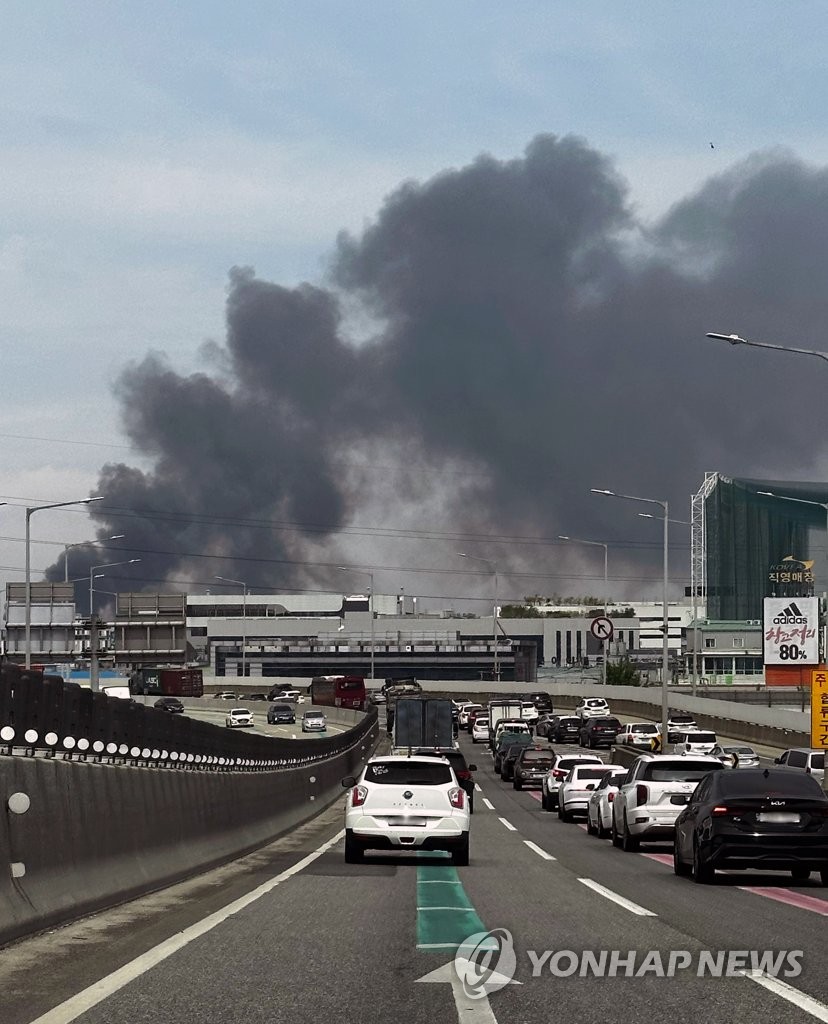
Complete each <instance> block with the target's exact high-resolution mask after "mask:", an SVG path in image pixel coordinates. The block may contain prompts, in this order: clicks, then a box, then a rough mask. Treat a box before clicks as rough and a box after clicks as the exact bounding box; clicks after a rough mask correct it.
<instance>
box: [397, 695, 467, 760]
mask: <svg viewBox="0 0 828 1024" xmlns="http://www.w3.org/2000/svg"><path fill="white" fill-rule="evenodd" d="M391 746H392V749H394V750H396V751H398V752H405V751H406V750H412V749H417V748H422V747H453V746H454V722H453V721H452V716H451V701H450V700H446V699H445V698H442V697H400V698H399V699H398V700H397V701H396V705H395V708H394V724H393V732H392V739H391Z"/></svg>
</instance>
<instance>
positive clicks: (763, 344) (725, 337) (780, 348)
mask: <svg viewBox="0 0 828 1024" xmlns="http://www.w3.org/2000/svg"><path fill="white" fill-rule="evenodd" d="M707 337H708V338H712V339H713V340H714V341H726V342H727V343H728V344H730V345H748V346H749V347H750V348H769V349H773V351H774V352H793V353H794V354H795V355H798V356H813V357H814V358H816V359H824V360H826V361H828V352H820V351H818V350H817V349H812V348H791V347H790V346H789V345H771V344H769V343H768V342H767V341H750V340H749V339H748V338H740V337H739V335H738V334H715V333H710V332H708V334H707Z"/></svg>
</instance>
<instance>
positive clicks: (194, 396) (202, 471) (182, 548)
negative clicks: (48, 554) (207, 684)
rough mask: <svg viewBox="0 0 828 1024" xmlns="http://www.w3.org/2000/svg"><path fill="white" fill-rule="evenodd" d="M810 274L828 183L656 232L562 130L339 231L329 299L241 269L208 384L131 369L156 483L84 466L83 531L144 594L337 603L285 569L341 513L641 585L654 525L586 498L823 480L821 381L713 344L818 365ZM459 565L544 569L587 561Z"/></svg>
mask: <svg viewBox="0 0 828 1024" xmlns="http://www.w3.org/2000/svg"><path fill="white" fill-rule="evenodd" d="M826 266H828V172H826V170H824V169H821V168H812V167H808V166H806V165H805V164H803V163H802V162H801V161H799V160H798V159H796V158H795V157H793V156H791V155H789V154H787V153H783V152H771V153H767V154H762V155H758V156H756V157H753V158H751V159H750V160H748V161H746V162H744V163H741V164H739V165H737V166H735V167H733V168H731V169H729V170H727V171H726V172H725V173H723V174H720V175H718V176H716V177H714V178H711V179H710V180H709V181H708V182H707V183H706V184H705V185H704V186H703V187H702V188H700V189H699V190H698V191H697V192H696V193H695V194H692V195H690V196H688V197H687V198H685V199H683V200H681V201H680V202H678V203H677V204H676V205H675V206H674V207H673V208H672V209H671V210H670V211H669V212H668V213H667V214H666V215H665V216H664V217H663V218H661V220H660V221H659V222H658V223H656V224H644V223H642V221H641V220H640V218H638V217H637V215H636V212H635V209H634V208H633V206H632V205H631V203H630V202H629V199H628V196H627V189H626V186H625V183H624V182H623V181H622V180H621V178H620V177H619V175H618V173H617V172H616V170H615V169H614V167H613V165H612V163H611V161H610V160H609V159H608V158H606V157H604V156H602V155H601V154H600V153H598V152H596V151H595V150H594V149H592V148H590V147H589V146H588V145H587V144H586V143H585V142H584V141H582V140H580V139H578V138H575V137H571V136H567V137H563V138H558V137H555V136H551V135H542V136H538V137H537V138H535V139H534V140H533V141H532V142H531V143H530V144H529V146H528V147H527V149H526V151H525V153H524V155H523V156H521V157H519V158H517V159H514V160H506V161H503V160H496V159H494V158H493V157H490V156H481V157H480V158H478V159H477V160H475V161H474V162H473V163H471V164H470V165H469V166H467V167H463V168H461V169H459V170H452V171H446V172H445V173H442V174H439V175H437V176H436V177H435V178H433V179H431V180H430V181H427V182H424V183H406V184H404V185H402V186H401V187H400V188H399V189H398V190H397V191H396V192H394V193H393V194H392V195H391V196H389V197H388V199H387V200H386V202H385V203H384V205H383V207H382V208H381V210H380V211H379V214H378V216H377V218H376V220H375V222H374V223H373V224H371V225H370V226H368V227H367V228H366V229H365V230H364V231H363V232H361V233H360V234H359V235H356V236H355V235H349V234H342V235H340V236H339V238H338V240H337V244H336V247H335V250H334V252H333V255H332V257H331V265H330V275H329V279H328V280H327V281H326V282H325V285H324V287H318V286H314V285H311V284H303V285H301V286H299V287H297V288H284V287H281V286H279V285H277V284H273V283H269V282H266V281H261V280H258V279H257V278H256V277H255V275H254V273H253V272H252V271H250V270H238V269H237V270H234V271H233V272H232V273H231V276H230V287H229V298H228V304H227V337H226V343H225V345H224V347H223V348H222V349H221V350H220V351H219V352H218V353H216V352H215V351H213V352H212V353H210V352H207V351H206V352H205V361H206V367H207V368H206V369H205V372H203V373H198V374H193V375H190V376H182V375H180V374H179V373H177V372H175V370H174V369H172V368H171V367H170V366H168V365H167V364H166V363H165V361H164V359H163V358H162V357H160V356H157V355H149V356H147V357H146V358H145V359H144V360H143V361H142V362H140V363H138V364H137V365H133V366H130V367H128V368H127V369H126V370H125V371H124V373H123V375H122V377H121V380H120V384H119V388H118V395H119V399H120V402H121V406H122V409H123V416H124V423H125V428H126V432H127V434H128V435H129V437H130V438H131V440H132V443H133V444H134V445H135V446H136V447H137V448H138V449H139V450H140V451H142V452H146V453H147V454H148V455H149V456H150V457H151V458H152V460H153V465H152V468H151V469H149V470H139V469H136V468H133V467H130V466H128V465H124V464H119V465H107V466H105V467H104V468H103V470H102V471H101V477H100V482H99V484H98V487H97V491H98V493H101V494H104V495H105V496H106V501H105V502H104V503H101V507H100V508H97V507H94V506H93V508H92V514H93V515H94V516H95V518H96V519H97V521H98V522H99V523H100V531H99V536H100V537H104V536H107V535H110V534H112V533H115V532H117V533H126V534H128V538H129V540H128V542H124V543H125V544H126V546H127V547H128V548H129V555H128V557H141V559H142V562H141V564H140V565H139V566H135V567H134V568H135V570H136V571H135V574H134V576H135V578H136V579H140V580H142V581H143V582H141V583H140V585H139V584H137V583H136V584H134V585H135V586H137V587H139V588H142V587H158V586H159V585H160V582H159V581H162V580H170V581H172V580H182V579H185V580H186V579H189V580H193V581H196V580H198V581H203V580H209V579H211V578H212V576H213V575H214V574H216V573H218V574H220V575H225V576H231V577H238V578H240V579H244V580H246V582H248V583H249V584H251V586H263V587H265V586H266V587H268V588H270V589H287V588H290V587H292V586H301V585H308V584H309V583H311V584H312V583H313V582H319V581H321V580H322V579H323V578H324V580H325V585H327V586H330V587H331V588H335V587H338V586H341V585H342V583H341V579H340V580H337V578H336V572H335V571H333V572H328V573H327V576H325V570H312V569H309V568H308V567H307V566H303V565H302V564H301V563H302V562H303V560H307V558H308V554H309V552H310V553H312V554H313V557H314V558H316V559H317V560H318V559H319V556H320V554H322V555H324V554H327V556H328V559H329V560H330V561H331V562H333V564H334V565H335V564H336V562H337V559H339V558H341V557H342V555H341V554H339V552H341V551H342V550H343V543H344V542H345V536H346V535H345V534H343V532H342V531H343V530H345V529H346V528H348V527H349V525H351V524H354V523H363V524H365V523H369V524H370V525H372V526H382V527H389V528H394V527H397V526H398V525H401V524H403V525H406V526H408V527H411V526H412V524H418V526H419V528H420V532H425V531H427V530H438V529H442V530H445V531H453V532H455V533H464V532H467V533H473V534H479V535H482V534H490V535H494V536H503V535H509V536H514V535H520V536H523V537H546V538H549V537H553V538H554V537H555V536H556V534H558V533H559V532H562V533H571V534H575V535H577V536H581V537H586V538H597V539H599V540H606V541H610V542H613V541H618V542H619V543H620V542H629V541H630V539H631V538H638V539H639V540H640V541H641V542H642V543H644V544H649V543H651V544H652V545H653V551H652V553H651V555H649V556H646V557H645V556H642V557H645V561H644V563H643V564H644V568H645V569H646V568H647V565H650V568H652V567H653V566H656V567H657V558H658V539H659V536H658V531H657V528H656V527H655V526H653V527H652V528H651V529H650V531H649V532H648V528H647V527H646V526H645V525H644V524H643V521H637V522H636V521H635V519H634V513H635V511H636V508H635V507H630V506H629V505H626V504H622V503H621V502H619V501H615V500H610V499H602V498H598V497H595V496H593V495H591V494H590V488H591V487H606V488H611V489H614V490H619V491H625V492H627V493H631V494H638V495H642V496H651V497H654V498H667V499H669V500H670V502H671V512H672V514H674V515H676V516H677V517H678V518H682V519H685V518H687V514H688V501H689V496H690V494H691V492H692V491H694V490H695V489H696V488H697V487H698V485H699V483H700V481H701V479H702V477H703V473H704V471H705V470H711V469H715V470H720V471H723V472H725V473H731V474H733V475H740V476H741V475H745V476H772V477H774V476H775V477H779V478H786V477H787V478H796V477H797V476H804V477H805V478H814V479H815V478H819V477H820V476H822V477H823V478H824V475H825V470H826V466H825V460H824V457H823V452H822V449H821V446H820V445H819V444H818V443H816V433H815V428H814V423H815V417H816V419H817V420H818V419H819V418H820V415H821V414H820V413H819V410H820V409H821V408H822V397H823V394H824V390H825V388H824V384H825V381H826V380H828V378H827V377H826V376H825V373H826V370H823V368H822V366H821V365H819V364H817V363H816V361H814V363H813V365H811V364H810V363H809V362H808V361H807V360H803V359H801V358H794V357H786V356H781V355H774V354H771V353H767V352H758V351H756V350H753V351H749V350H747V349H744V348H742V349H730V348H728V347H726V346H725V345H723V344H720V343H718V344H717V343H713V342H710V341H706V340H705V332H706V331H710V330H717V331H725V332H728V333H729V332H730V331H738V332H739V333H740V334H742V335H744V336H747V337H754V338H757V339H760V340H762V339H764V340H771V341H774V340H775V341H777V342H781V343H783V344H784V343H787V344H797V345H800V346H802V347H816V348H818V347H820V346H821V345H822V344H823V333H824V325H825V323H826V322H828V315H827V314H828V288H826V287H825V268H826ZM354 310H358V311H359V312H360V314H361V320H362V322H363V323H364V322H366V321H367V322H369V323H371V324H373V325H374V332H373V335H372V336H370V337H369V338H368V339H367V340H365V339H364V338H362V339H361V340H359V341H355V340H354V338H353V325H354V322H355V318H354ZM208 356H209V359H208ZM435 490H439V492H440V493H441V495H442V497H441V501H440V504H439V508H440V512H439V514H437V513H434V512H433V507H434V506H433V505H432V504H428V503H429V502H432V501H433V498H434V491H435ZM420 503H422V504H423V507H424V508H425V507H426V505H427V504H428V509H429V511H427V512H423V519H418V517H417V509H418V507H419V505H420ZM642 508H643V506H642ZM380 510H381V511H380ZM653 511H656V510H655V509H654V510H653ZM377 515H381V517H382V519H381V521H379V520H377V519H376V518H372V516H373V517H376V516H377ZM435 516H436V518H435ZM127 517H128V518H127ZM415 532H416V529H415ZM361 543H362V545H363V547H362V549H361V555H362V559H363V561H364V562H366V563H371V564H379V562H378V561H377V559H378V558H379V557H380V556H381V557H385V558H390V560H391V561H392V562H393V561H394V554H393V550H394V549H393V547H389V546H388V542H385V545H386V546H384V547H383V546H382V544H380V542H379V541H378V540H376V539H374V540H372V539H371V538H370V537H368V538H365V537H363V539H362V541H361ZM447 543H448V547H446V545H445V544H444V545H443V547H442V548H441V549H440V550H439V551H435V547H434V543H433V541H428V542H426V541H425V540H423V541H421V542H420V543H419V547H418V546H417V542H416V541H411V544H412V545H413V547H409V548H407V549H406V550H407V555H406V560H407V562H408V564H415V562H416V559H417V558H418V557H419V559H420V561H421V563H422V564H423V565H426V564H434V565H444V564H446V560H445V556H446V551H449V552H451V551H453V550H454V549H456V547H457V545H456V544H454V545H452V544H451V542H447ZM685 543H686V541H685ZM475 550H478V551H480V552H481V553H483V554H489V555H490V552H492V551H497V552H498V555H497V557H498V560H499V561H500V562H501V563H502V566H505V565H506V564H507V563H509V562H511V564H512V567H513V568H515V567H517V566H532V567H534V566H537V565H538V564H539V562H542V563H543V565H544V566H545V567H546V568H547V569H548V570H549V571H550V574H554V573H555V572H556V571H561V569H560V566H562V565H563V566H565V567H566V566H569V567H572V566H574V565H575V564H576V562H577V561H578V560H579V558H580V557H581V556H582V554H583V553H582V552H576V551H574V550H573V549H571V548H570V549H566V548H560V547H549V548H544V549H542V553H541V554H540V555H539V554H538V550H539V549H537V548H536V549H527V548H525V547H523V548H521V547H520V546H519V545H510V544H509V543H506V542H501V543H499V544H498V543H497V542H496V541H494V540H491V541H489V542H487V543H485V544H483V543H481V544H479V545H478V547H477V548H476V549H475ZM417 551H419V552H420V554H419V556H418V555H417ZM139 552H140V554H139ZM389 552H390V554H389ZM380 553H381V555H380ZM87 554H88V558H89V561H90V564H91V563H92V562H94V561H95V560H96V559H97V560H100V561H105V560H107V559H105V558H101V551H100V550H95V549H90V550H89V552H88V553H87ZM109 554H111V551H108V552H107V555H109ZM204 555H213V556H222V557H221V559H208V560H205V559H204V558H203V557H202V556H204ZM82 556H83V553H80V554H77V553H76V554H75V555H73V560H75V561H77V563H78V568H82V561H83V557H82ZM490 557H491V555H490ZM619 558H620V559H621V561H622V562H623V564H624V565H626V566H627V567H629V566H631V565H633V564H634V558H633V556H632V554H631V553H630V551H629V550H624V552H623V554H622V555H620V556H619ZM648 558H651V559H652V563H650V562H649V561H648V560H647V559H648ZM680 560H686V551H685V552H684V554H682V555H681V556H679V555H677V556H676V560H675V561H676V564H675V567H674V576H675V578H676V580H679V579H681V580H683V579H684V578H685V577H686V575H687V571H686V569H685V564H684V561H681V564H679V561H680ZM61 570H62V566H56V567H54V570H53V573H52V576H53V578H54V577H58V576H59V574H60V572H61ZM320 574H321V575H320ZM613 574H614V575H615V574H617V575H621V571H620V569H619V568H618V566H617V562H616V570H615V572H614V573H613ZM628 575H630V576H632V575H635V573H634V571H633V570H632V569H630V570H629V572H628ZM655 575H656V576H657V570H656V572H655ZM415 585H419V584H415ZM443 585H445V584H443ZM595 586H597V584H596V585H594V586H593V585H591V586H590V588H589V589H592V590H594V589H595ZM521 588H523V589H522V592H523V593H528V592H530V591H536V590H538V589H540V590H545V591H547V592H548V591H550V590H552V589H555V585H554V584H553V583H549V584H547V585H540V586H538V585H535V584H532V583H529V582H527V583H525V584H522V583H516V584H515V585H514V586H513V587H512V588H511V589H512V591H514V592H515V593H520V592H521ZM466 589H468V587H466ZM613 589H614V590H615V592H618V591H619V590H620V591H623V590H625V589H627V588H626V587H625V586H624V585H623V584H619V585H616V586H615V587H614V588H613Z"/></svg>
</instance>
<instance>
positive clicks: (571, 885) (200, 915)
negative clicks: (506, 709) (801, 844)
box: [0, 734, 828, 1024]
mask: <svg viewBox="0 0 828 1024" xmlns="http://www.w3.org/2000/svg"><path fill="white" fill-rule="evenodd" d="M461 736H462V738H461V745H462V746H463V747H464V749H465V751H466V755H467V757H468V758H469V760H471V761H473V762H474V763H476V764H477V765H478V772H477V775H476V778H477V782H478V785H479V787H480V792H478V793H477V794H476V800H475V814H474V816H473V818H472V855H471V864H470V865H469V867H467V868H459V869H454V868H453V867H451V866H450V864H449V862H448V861H447V860H446V859H445V858H443V857H442V856H438V855H423V856H417V855H413V854H409V853H401V854H394V855H385V854H368V856H367V859H366V862H365V863H364V864H362V865H346V864H345V863H344V859H343V843H342V839H341V829H342V808H341V806H340V803H339V802H337V805H335V806H333V807H331V808H329V809H328V810H327V811H325V812H324V813H323V814H321V815H320V816H319V817H318V818H317V819H316V820H315V821H314V822H312V823H310V824H309V825H306V826H304V827H303V828H301V829H298V830H297V831H296V832H294V833H293V834H292V835H290V836H288V837H286V838H285V839H283V840H280V841H279V842H277V843H274V844H273V845H272V846H270V847H268V848H267V849H265V850H262V851H259V852H258V853H256V854H254V855H252V856H250V857H247V858H245V859H244V860H242V861H239V862H236V863H235V864H234V865H230V866H228V867H225V868H222V869H220V870H218V871H214V872H211V873H209V874H206V875H203V876H201V877H200V878H198V879H194V880H191V881H190V882H187V883H184V884H182V885H179V886H175V887H173V888H171V889H167V890H165V891H164V892H161V893H157V894H154V895H151V896H148V897H145V898H144V899H141V900H137V901H135V902H134V903H131V904H128V905H126V906H124V907H122V908H118V909H117V910H114V911H111V912H108V913H106V914H101V915H98V916H96V917H94V918H90V919H88V920H86V921H82V922H78V923H75V924H73V925H70V926H68V927H66V928H62V929H57V930H55V931H53V932H51V933H48V934H46V935H44V936H39V937H35V938H33V939H30V940H27V941H25V942H21V943H18V944H17V945H15V946H12V947H10V948H9V949H7V950H4V951H3V955H2V956H0V1021H2V1022H3V1024H31V1022H33V1021H35V1020H37V1021H38V1024H68V1022H69V1021H79V1022H82V1024H143V1022H146V1024H204V1022H211V1024H242V1022H244V1024H257V1022H263V1024H264V1022H268V1024H274V1022H276V1024H281V1022H291V1024H293V1022H305V1021H308V1022H311V1021H314V1022H316V1021H320V1020H322V1021H325V1020H328V1019H331V1018H332V1017H335V1018H336V1019H338V1020H343V1021H358V1022H359V1024H387V1022H388V1021H389V1020H397V1021H401V1022H404V1024H435V1022H438V1021H439V1022H444V1021H446V1022H450V1021H454V1020H459V1021H462V1022H463V1024H484V1022H485V1024H491V1022H493V1021H497V1022H500V1024H507V1022H508V1024H535V1022H538V1024H541V1022H543V1024H546V1022H548V1021H562V1022H566V1024H598V1022H607V1024H621V1022H624V1024H631V1022H640V1021H647V1022H648V1024H676V1022H684V1021H696V1020H707V1021H711V1022H731V1021H733V1022H737V1021H738V1022H739V1024H778V1022H791V1024H805V1022H813V1021H814V1020H821V1021H828V957H826V953H825V944H826V936H828V929H826V924H827V923H828V922H826V916H828V890H826V889H823V888H821V887H820V886H819V884H818V883H817V882H815V881H812V882H810V883H806V884H800V885H793V884H792V883H791V882H790V879H789V878H788V877H787V876H784V875H782V874H767V875H757V874H749V875H748V874H732V875H723V876H719V877H718V880H717V884H716V885H714V886H699V885H695V884H694V883H693V882H692V881H689V880H687V879H683V878H677V877H675V875H674V874H673V871H672V867H671V866H670V865H669V864H668V863H667V861H668V859H669V854H670V848H669V846H667V845H654V846H645V847H644V848H643V852H641V853H635V854H632V853H623V852H622V851H620V850H616V849H614V848H613V847H612V845H611V844H610V843H609V842H608V841H603V840H598V839H595V838H593V837H590V836H587V834H586V832H585V831H584V829H583V828H582V827H580V826H579V825H578V824H564V823H563V822H561V821H559V819H558V817H557V815H555V814H549V813H546V812H543V811H542V810H541V807H540V802H539V800H538V799H537V796H536V794H535V793H534V792H532V791H521V792H518V791H516V790H514V789H513V788H512V786H511V784H508V785H507V784H504V783H502V782H501V781H500V779H499V778H498V777H496V776H495V775H494V774H493V772H492V771H491V759H490V757H489V755H488V753H487V752H486V750H485V748H482V747H481V746H472V745H471V743H470V742H469V741H468V739H467V738H466V737H465V734H461ZM573 749H577V748H573ZM234 901H235V902H234ZM228 907H229V910H230V912H229V913H228V910H227V908H228ZM222 908H224V909H222ZM211 915H212V916H211ZM484 929H486V930H488V929H507V930H508V932H509V933H510V934H511V936H512V937H513V941H514V949H515V955H516V970H515V974H514V980H515V981H516V982H518V984H509V985H507V986H506V987H504V988H502V989H501V990H500V991H496V992H494V993H492V994H491V995H490V996H489V997H488V998H484V999H479V1000H474V999H470V998H469V997H468V996H466V995H464V993H463V992H462V988H461V987H460V985H459V983H458V982H457V980H456V975H454V974H453V972H452V971H451V970H448V971H442V970H441V968H442V967H443V966H444V965H446V964H449V963H450V962H451V961H452V958H453V955H454V951H455V947H456V944H457V943H458V942H459V941H461V940H462V939H464V938H465V937H466V936H467V935H468V933H469V931H470V930H471V931H475V930H484ZM550 950H553V951H556V953H559V952H560V951H571V954H572V955H579V954H582V953H583V952H584V951H594V953H595V954H596V956H597V955H598V954H600V951H602V950H606V951H618V952H619V953H620V954H621V955H622V956H623V957H628V956H629V955H630V953H631V951H634V952H635V953H636V955H637V959H636V962H635V968H634V969H636V968H637V969H640V968H641V965H642V962H643V957H644V956H645V954H646V953H647V952H649V951H659V953H660V954H661V956H662V957H663V963H664V964H665V965H666V964H667V963H668V961H669V955H670V952H671V951H672V952H674V953H676V954H677V955H678V956H679V957H682V958H683V955H684V953H685V952H686V953H687V955H688V956H689V957H690V959H691V969H684V970H679V971H678V972H677V973H676V976H675V977H659V976H657V973H655V971H651V972H650V973H648V974H644V975H641V976H639V977H626V976H623V974H624V968H623V967H622V969H621V971H620V972H619V973H620V974H621V975H622V976H617V977H605V978H600V979H596V978H593V977H580V976H579V975H578V973H577V972H576V973H575V974H574V975H572V976H570V977H560V976H553V975H552V974H551V973H550V971H549V970H548V968H547V969H546V970H544V971H542V972H541V973H539V974H538V976H533V968H532V960H531V959H530V957H529V954H528V951H532V952H533V953H534V954H535V958H536V960H537V957H539V956H541V955H542V954H543V953H544V952H545V951H550ZM750 950H754V951H757V952H764V951H772V952H775V953H778V952H782V951H794V950H801V951H802V956H801V960H800V961H799V962H800V963H801V967H802V971H801V974H800V975H799V976H798V977H790V978H784V977H782V978H781V981H782V985H777V984H776V983H773V984H772V983H770V982H768V981H767V980H766V979H759V980H756V979H754V978H753V977H749V976H745V975H738V976H733V977H711V976H709V973H708V974H707V975H706V976H702V977H700V976H699V975H698V964H699V957H700V955H701V954H702V953H703V951H710V952H711V953H712V954H713V956H714V958H715V956H716V955H717V954H718V953H719V952H720V951H723V952H724V953H725V955H727V954H728V953H732V952H738V951H750ZM570 962H571V959H570V958H569V955H567V956H563V955H562V957H561V958H559V959H558V960H557V961H556V963H558V965H559V967H563V968H565V967H566V964H567V963H570ZM677 962H682V960H681V959H680V960H678V961H677ZM736 966H737V967H738V966H740V964H736ZM748 966H749V964H748ZM434 972H436V977H434ZM429 974H431V975H432V976H433V980H432V981H431V982H420V981H419V980H418V979H422V978H423V977H424V976H426V975H429ZM452 977H454V978H455V980H454V982H452V980H451V979H452ZM768 986H771V987H768Z"/></svg>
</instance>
